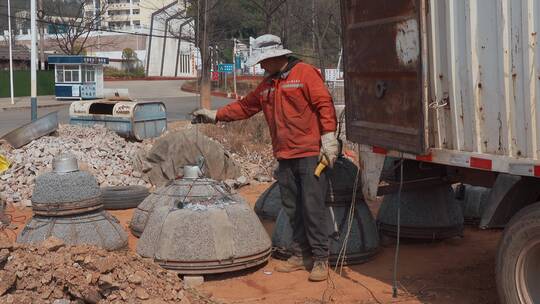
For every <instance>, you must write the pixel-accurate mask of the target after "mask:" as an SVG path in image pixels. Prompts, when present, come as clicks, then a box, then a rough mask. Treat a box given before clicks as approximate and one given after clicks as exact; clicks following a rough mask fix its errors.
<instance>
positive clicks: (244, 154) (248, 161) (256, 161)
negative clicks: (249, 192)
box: [201, 117, 276, 184]
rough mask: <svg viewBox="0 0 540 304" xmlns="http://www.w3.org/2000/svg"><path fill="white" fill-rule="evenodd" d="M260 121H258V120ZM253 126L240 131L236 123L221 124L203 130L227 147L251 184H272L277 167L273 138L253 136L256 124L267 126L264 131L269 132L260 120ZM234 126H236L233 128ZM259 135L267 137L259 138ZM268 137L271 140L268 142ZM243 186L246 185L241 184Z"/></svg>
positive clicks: (253, 119)
mask: <svg viewBox="0 0 540 304" xmlns="http://www.w3.org/2000/svg"><path fill="white" fill-rule="evenodd" d="M257 118H258V119H257ZM250 120H252V121H253V122H252V121H250V124H247V126H245V130H243V131H239V130H237V129H238V128H240V127H242V126H241V125H239V124H238V123H237V122H236V125H235V122H233V123H220V124H217V125H206V126H204V127H203V128H202V129H201V130H202V131H203V132H204V133H205V134H206V135H207V136H209V137H210V138H212V139H214V140H215V141H217V142H219V143H220V144H221V145H223V148H224V149H225V150H226V151H227V152H228V153H229V154H230V156H231V159H233V160H234V161H235V162H236V163H238V164H241V170H242V176H245V177H247V179H248V180H256V181H259V182H271V181H272V174H273V169H274V167H275V166H276V160H275V158H274V154H273V152H272V145H271V144H270V139H269V134H266V133H265V132H249V130H250V129H253V128H254V127H253V126H252V125H253V124H255V125H257V128H256V129H258V128H260V126H258V125H259V124H261V123H263V127H264V128H267V127H266V125H265V124H264V121H262V122H260V121H259V120H261V118H260V117H256V118H251V119H250ZM231 124H233V125H232V126H230V125H231ZM253 133H255V134H257V133H263V134H259V135H255V134H253ZM266 137H268V138H266ZM238 182H239V183H240V184H241V183H242V181H238Z"/></svg>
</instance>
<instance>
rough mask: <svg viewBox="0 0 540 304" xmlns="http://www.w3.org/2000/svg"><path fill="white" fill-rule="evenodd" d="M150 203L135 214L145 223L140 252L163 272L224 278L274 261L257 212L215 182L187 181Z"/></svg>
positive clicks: (164, 190)
mask: <svg viewBox="0 0 540 304" xmlns="http://www.w3.org/2000/svg"><path fill="white" fill-rule="evenodd" d="M185 172H186V170H185V169H184V173H185ZM147 200H148V201H147ZM147 200H145V202H143V203H141V205H142V208H147V209H146V211H145V213H143V212H141V210H138V211H139V213H138V215H134V219H135V218H138V219H141V218H142V217H143V216H141V214H144V217H145V218H146V219H145V220H144V222H145V224H144V226H140V227H141V228H142V234H141V237H140V240H139V242H138V243H137V253H138V254H140V255H141V256H143V257H146V258H152V259H153V260H154V261H155V262H156V263H158V264H159V265H161V266H162V267H164V268H167V269H171V270H175V271H177V272H179V273H182V274H211V273H223V272H229V271H236V270H241V269H245V268H249V267H253V266H256V265H259V264H262V263H264V262H266V261H267V260H268V258H269V257H270V254H271V242H270V238H269V237H268V234H267V233H266V231H265V230H264V227H263V226H262V224H261V223H260V221H259V219H258V218H257V216H256V215H255V213H254V212H253V210H252V209H251V208H250V206H249V205H248V204H247V203H246V202H245V201H243V200H242V199H241V198H240V197H239V196H233V195H230V194H228V193H227V192H226V191H225V189H224V187H222V186H221V184H219V183H218V182H216V181H214V180H211V179H207V178H198V177H191V178H189V177H188V178H186V176H184V178H183V179H181V180H176V181H174V182H172V183H171V184H170V185H169V186H166V187H164V188H162V189H160V190H158V191H157V193H154V194H153V195H152V196H151V197H149V198H147ZM150 200H151V201H150ZM150 204H152V205H153V206H152V208H149V207H150ZM141 205H140V207H141ZM139 209H141V208H139ZM138 223H139V222H138ZM138 227H139V226H138ZM132 229H133V224H132Z"/></svg>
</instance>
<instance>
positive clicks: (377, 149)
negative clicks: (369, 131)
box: [373, 147, 388, 155]
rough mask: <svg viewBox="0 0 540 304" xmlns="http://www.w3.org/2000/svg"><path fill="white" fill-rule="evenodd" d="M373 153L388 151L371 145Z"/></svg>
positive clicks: (385, 152)
mask: <svg viewBox="0 0 540 304" xmlns="http://www.w3.org/2000/svg"><path fill="white" fill-rule="evenodd" d="M373 153H377V154H384V155H386V154H387V153H388V151H387V150H386V149H385V148H381V147H373Z"/></svg>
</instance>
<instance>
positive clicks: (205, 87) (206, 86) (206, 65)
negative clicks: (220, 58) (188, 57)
mask: <svg viewBox="0 0 540 304" xmlns="http://www.w3.org/2000/svg"><path fill="white" fill-rule="evenodd" d="M202 2H204V6H203V7H202V9H203V31H202V34H203V36H202V46H201V57H202V69H201V70H202V71H201V73H202V75H201V108H205V109H211V107H212V100H211V86H210V75H209V73H208V72H209V71H210V65H211V63H210V60H209V59H210V56H209V54H208V0H203V1H202Z"/></svg>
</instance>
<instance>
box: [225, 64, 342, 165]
mask: <svg viewBox="0 0 540 304" xmlns="http://www.w3.org/2000/svg"><path fill="white" fill-rule="evenodd" d="M261 110H262V111H263V113H264V116H265V118H266V122H267V123H268V127H269V128H270V135H271V137H272V147H273V151H274V156H275V157H276V158H277V159H293V158H300V157H308V156H316V155H319V151H320V147H321V135H322V134H324V133H327V132H334V131H336V125H337V123H336V112H335V109H334V104H333V101H332V97H331V96H330V93H329V92H328V89H327V88H326V86H325V84H324V81H323V79H322V76H321V74H320V73H319V71H318V70H317V69H315V67H313V66H311V65H309V64H306V63H303V62H301V61H299V60H297V61H291V62H290V63H289V65H288V66H287V68H286V69H285V70H284V71H283V72H281V73H279V74H277V75H274V76H270V77H267V78H265V79H264V80H263V81H262V82H261V83H260V84H259V86H258V87H257V88H256V89H255V90H254V91H252V92H250V93H249V94H248V95H247V96H246V97H245V98H243V99H241V100H238V101H236V102H233V103H230V104H228V105H227V106H225V107H222V108H220V109H219V110H218V112H217V116H216V118H217V120H218V121H233V120H241V119H246V118H249V117H251V116H253V115H255V114H256V113H258V112H260V111H261Z"/></svg>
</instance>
